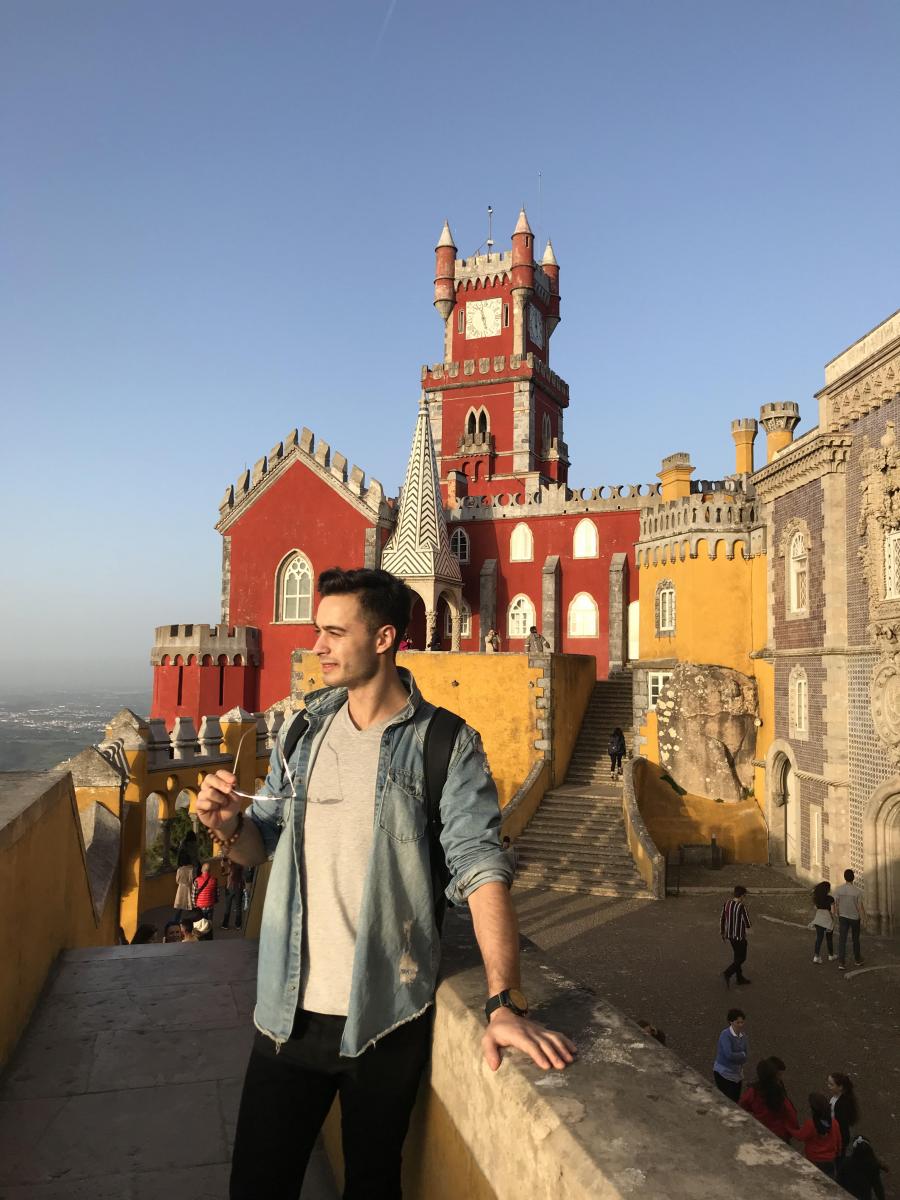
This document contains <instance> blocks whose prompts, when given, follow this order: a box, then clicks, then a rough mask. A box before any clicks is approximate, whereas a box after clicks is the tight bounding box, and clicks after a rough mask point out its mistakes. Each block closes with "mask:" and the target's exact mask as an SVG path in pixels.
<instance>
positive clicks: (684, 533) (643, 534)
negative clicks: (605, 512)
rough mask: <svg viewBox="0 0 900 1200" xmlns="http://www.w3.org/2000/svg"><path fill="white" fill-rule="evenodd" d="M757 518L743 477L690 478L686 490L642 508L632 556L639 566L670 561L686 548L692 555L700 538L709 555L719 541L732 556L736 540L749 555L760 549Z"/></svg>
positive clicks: (750, 490) (751, 492)
mask: <svg viewBox="0 0 900 1200" xmlns="http://www.w3.org/2000/svg"><path fill="white" fill-rule="evenodd" d="M761 522H762V518H761V516H760V511H759V504H758V502H757V499H756V494H755V492H754V490H753V487H752V485H749V484H748V485H746V486H745V484H744V481H743V479H742V478H740V477H735V478H733V479H726V480H716V481H715V482H712V483H711V482H710V481H708V480H702V479H695V480H692V481H691V495H689V496H681V497H679V498H678V499H676V500H664V501H662V502H661V503H656V504H653V505H651V506H648V507H647V508H645V509H644V511H643V512H642V513H641V519H640V534H639V537H638V544H637V546H636V548H635V561H636V563H637V565H638V566H639V567H640V566H650V565H651V563H652V564H654V565H656V564H658V563H659V562H663V563H665V562H667V561H669V562H672V561H674V560H675V558H676V556H678V557H679V558H680V560H681V561H682V562H683V561H684V559H685V557H686V555H688V554H689V555H690V557H691V558H696V557H697V551H698V548H699V546H700V544H701V542H705V543H706V544H707V546H708V548H709V556H710V558H715V557H716V555H717V553H718V546H719V543H720V542H723V543H724V545H725V554H726V557H727V558H734V552H735V547H736V546H741V547H742V548H743V550H744V557H746V558H749V557H750V555H751V554H758V553H761V552H762V550H763V549H764V544H765V543H764V533H765V531H764V529H762V528H761Z"/></svg>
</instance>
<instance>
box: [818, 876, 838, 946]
mask: <svg viewBox="0 0 900 1200" xmlns="http://www.w3.org/2000/svg"><path fill="white" fill-rule="evenodd" d="M813 904H814V905H815V906H816V915H815V916H814V917H813V920H812V923H813V925H814V926H815V930H816V948H815V950H814V951H813V962H814V963H820V962H821V961H822V953H821V951H822V939H823V938H824V939H825V941H826V942H827V943H828V961H829V962H833V961H834V960H835V959H836V958H837V955H836V954H835V952H834V896H832V894H831V884H830V882H829V881H828V880H827V879H823V880H822V882H821V883H817V884H816V886H815V887H814V888H813Z"/></svg>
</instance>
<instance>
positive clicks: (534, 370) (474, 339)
mask: <svg viewBox="0 0 900 1200" xmlns="http://www.w3.org/2000/svg"><path fill="white" fill-rule="evenodd" d="M456 253H457V251H456V245H455V244H454V241H453V235H452V233H451V232H450V226H449V224H448V223H447V222H445V223H444V228H443V230H442V232H441V236H440V240H439V241H438V244H437V247H436V249H435V254H436V270H435V281H434V306H435V308H436V309H437V311H438V313H439V315H440V317H441V319H442V320H443V322H444V357H443V361H442V362H440V363H435V364H434V365H433V366H431V367H424V368H423V371H422V380H423V390H424V393H425V398H426V399H427V401H428V406H429V411H430V414H431V425H432V433H433V435H434V441H435V448H436V451H437V456H438V466H439V471H440V477H441V485H442V490H443V491H444V494H445V496H446V495H447V494H448V493H450V494H451V495H456V496H458V495H465V494H467V493H468V494H471V495H497V494H500V493H509V494H513V495H523V494H529V493H533V492H535V491H537V490H538V489H539V488H540V486H541V485H542V484H548V483H565V482H566V479H567V473H568V466H569V461H568V453H567V448H566V444H565V441H564V439H563V410H564V409H565V408H566V407H568V403H569V389H568V385H567V384H566V383H565V382H564V380H562V379H560V377H559V376H558V375H556V374H555V373H554V372H553V371H552V370H551V369H550V338H551V336H552V335H553V331H554V330H555V329H556V326H557V325H558V324H559V264H558V263H557V261H556V255H555V254H554V253H553V246H552V245H551V243H550V242H549V241H548V243H547V248H546V250H545V251H544V256H543V259H542V260H541V262H540V264H537V263H536V262H535V259H534V234H533V233H532V231H531V226H530V225H529V224H528V217H527V216H526V215H525V210H524V208H523V209H522V211H521V212H520V213H519V220H518V223H517V224H516V228H515V230H514V231H513V235H512V248H511V250H509V251H507V252H506V253H497V254H494V253H488V254H476V255H474V256H473V257H472V258H468V259H465V258H462V259H461V258H457V257H456Z"/></svg>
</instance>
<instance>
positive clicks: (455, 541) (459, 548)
mask: <svg viewBox="0 0 900 1200" xmlns="http://www.w3.org/2000/svg"><path fill="white" fill-rule="evenodd" d="M450 553H451V554H452V555H453V557H454V558H455V559H456V561H457V562H461V563H467V562H468V561H469V535H468V534H467V533H466V531H465V530H464V529H454V530H453V533H452V534H451V535H450Z"/></svg>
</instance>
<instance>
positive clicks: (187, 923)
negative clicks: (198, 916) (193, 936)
mask: <svg viewBox="0 0 900 1200" xmlns="http://www.w3.org/2000/svg"><path fill="white" fill-rule="evenodd" d="M178 924H179V925H180V926H181V928H182V929H186V930H187V931H188V933H193V932H194V922H193V921H192V920H191V918H190V917H182V918H181V920H180V921H179V922H178Z"/></svg>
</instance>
